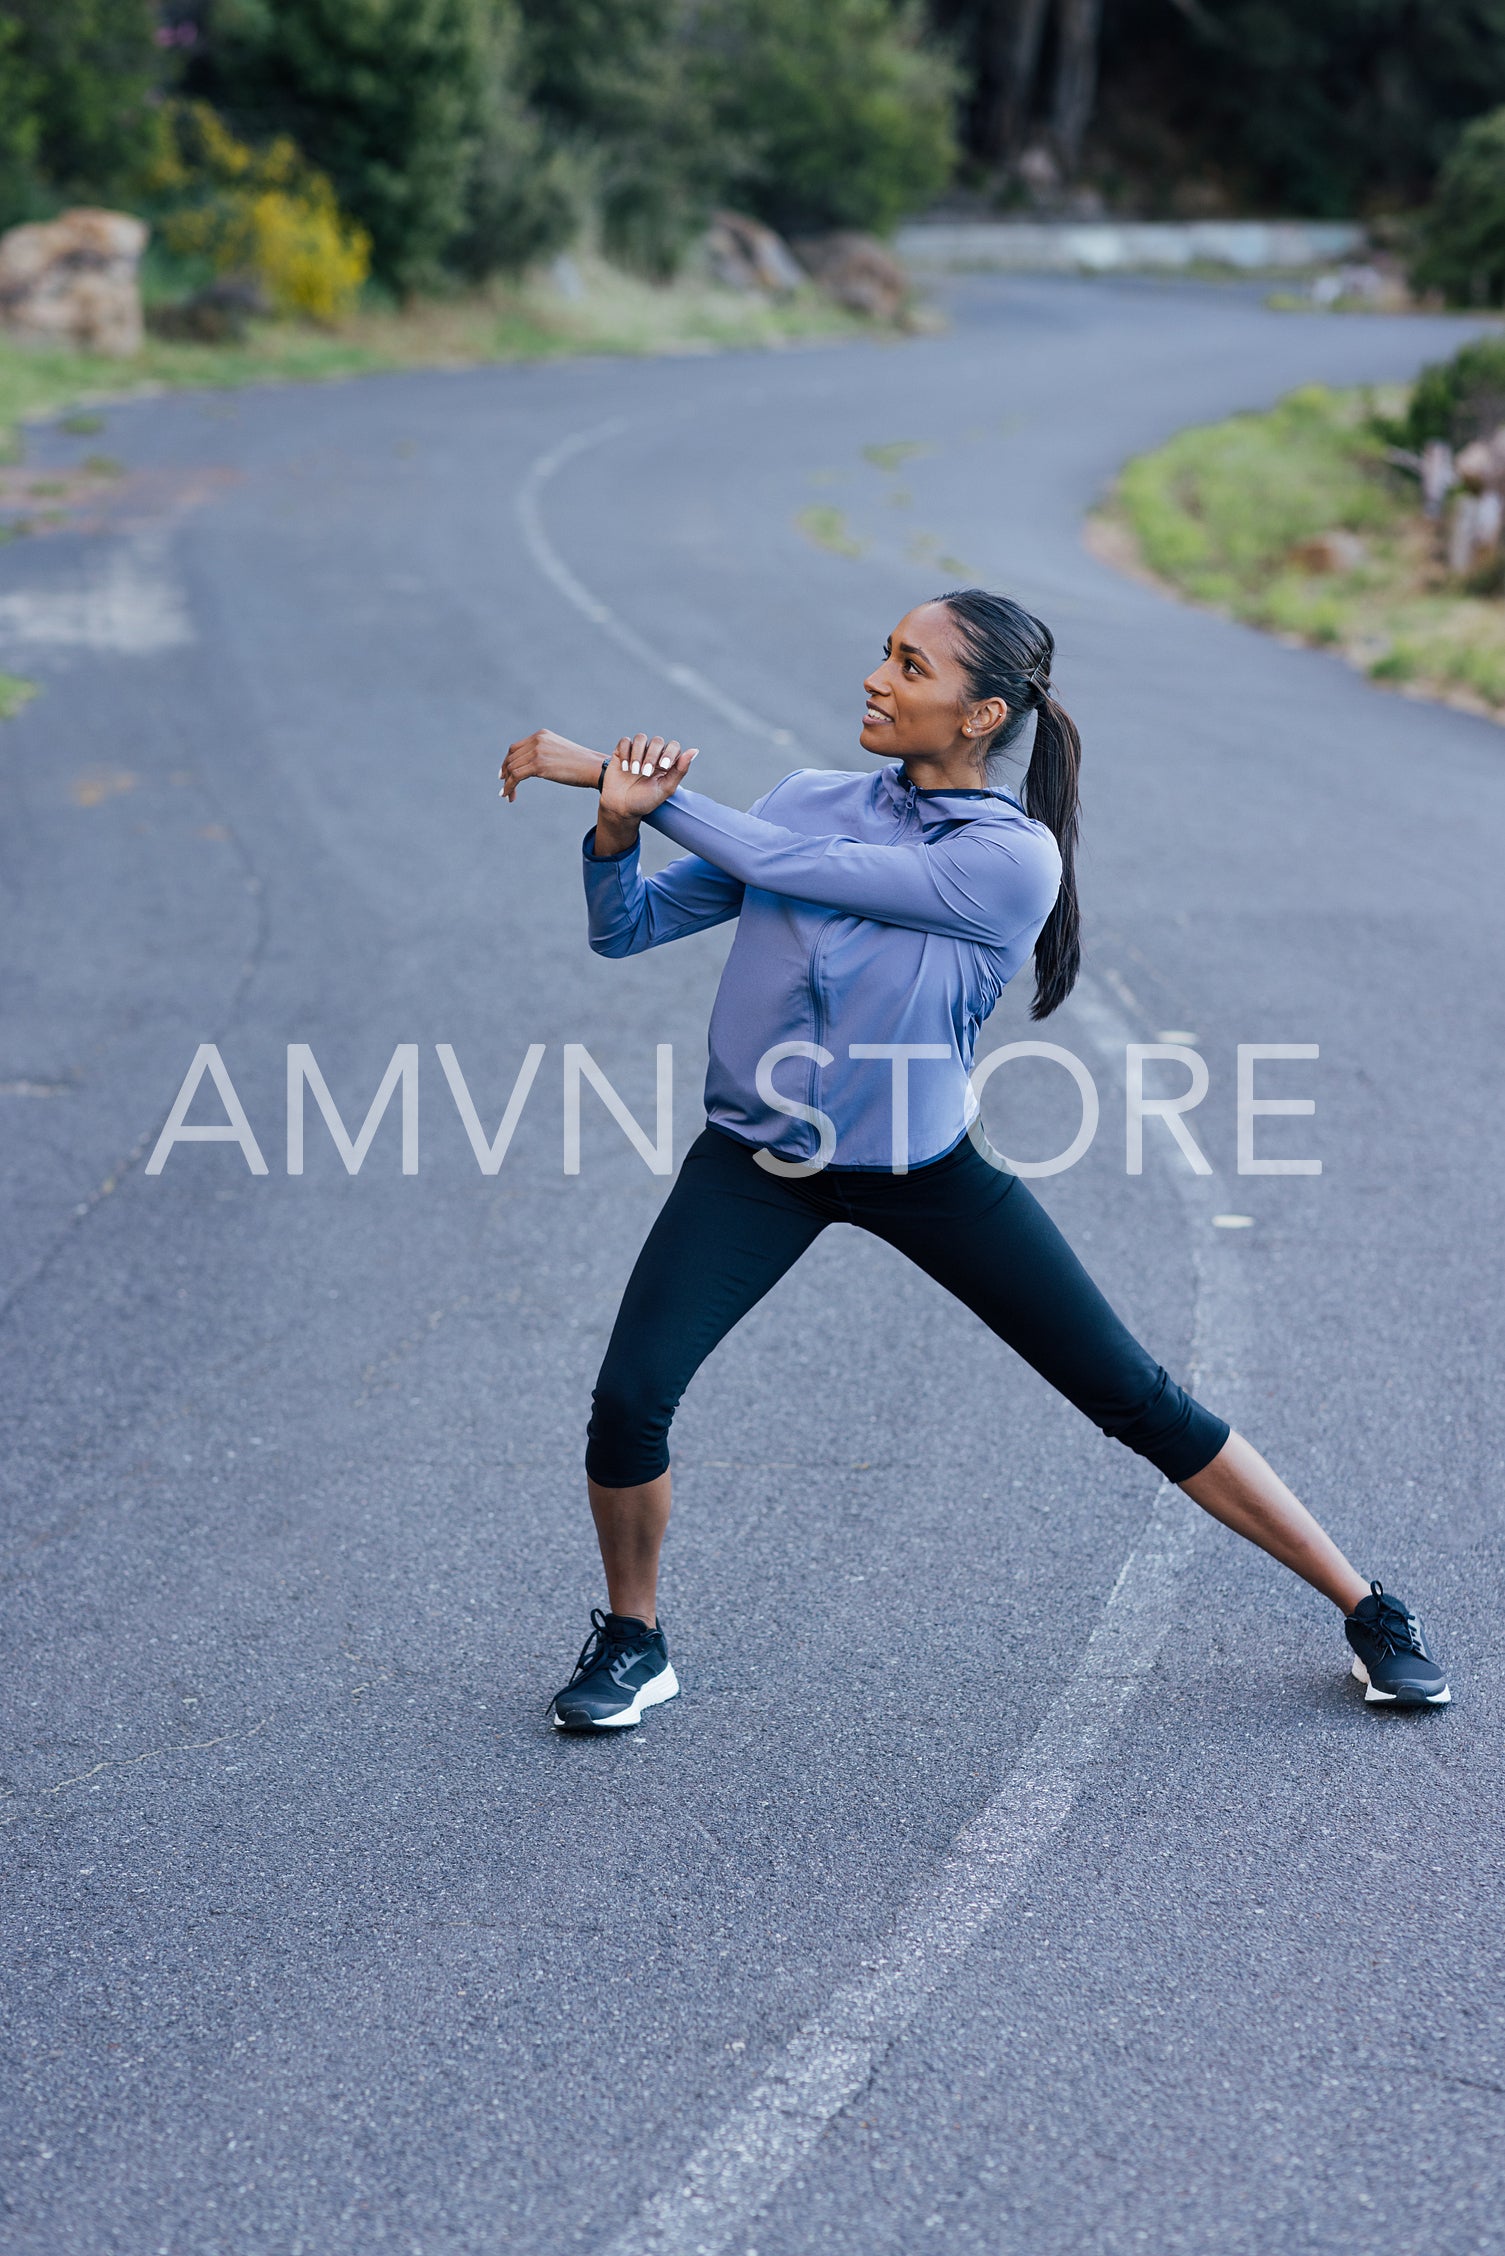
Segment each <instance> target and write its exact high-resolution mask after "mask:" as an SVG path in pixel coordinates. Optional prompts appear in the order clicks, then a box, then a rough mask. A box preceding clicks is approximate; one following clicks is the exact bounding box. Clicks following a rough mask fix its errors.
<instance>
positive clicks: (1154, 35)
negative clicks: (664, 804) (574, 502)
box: [0, 0, 1505, 303]
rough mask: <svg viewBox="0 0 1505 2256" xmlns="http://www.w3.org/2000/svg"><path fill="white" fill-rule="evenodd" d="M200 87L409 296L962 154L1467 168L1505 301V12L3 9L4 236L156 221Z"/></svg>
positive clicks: (1361, 170) (1130, 2)
mask: <svg viewBox="0 0 1505 2256" xmlns="http://www.w3.org/2000/svg"><path fill="white" fill-rule="evenodd" d="M1094 86H1096V88H1097V93H1096V98H1095V99H1096V107H1095V110H1094V108H1093V101H1094V94H1093V89H1094ZM180 97H188V98H190V99H193V100H196V101H200V102H205V103H208V104H209V105H210V106H211V107H212V109H213V110H214V112H215V113H216V114H217V115H218V116H219V117H220V118H221V119H222V120H223V123H224V126H225V129H226V131H227V132H228V133H229V134H230V135H231V136H232V137H233V138H235V139H236V140H237V141H238V142H239V143H241V144H242V145H244V146H246V147H248V148H252V149H257V150H267V149H269V148H271V147H272V146H274V145H281V144H283V143H287V142H290V143H291V144H292V145H293V147H294V148H295V149H296V151H297V153H298V161H299V163H300V164H301V165H303V166H304V167H305V168H306V169H307V172H308V174H309V176H310V177H313V176H318V177H319V178H321V179H322V180H323V181H325V182H327V183H328V189H327V191H326V190H322V189H321V190H320V191H318V193H319V194H320V195H321V196H332V198H333V204H332V205H328V204H326V207H325V209H326V222H327V223H328V225H332V226H335V227H336V228H337V229H338V228H343V229H345V230H346V231H347V232H346V235H345V236H344V237H343V238H341V239H342V240H345V241H347V242H353V241H354V240H355V237H354V236H353V235H351V234H350V233H349V232H348V231H349V230H350V229H351V228H354V229H358V230H360V231H361V232H362V233H363V235H364V236H365V237H367V238H369V243H370V258H371V266H372V271H373V273H374V274H375V275H376V277H377V278H378V279H379V280H380V281H381V282H382V283H383V284H385V285H386V286H387V287H388V288H389V289H392V290H396V291H398V292H407V291H411V290H413V289H417V288H426V287H429V286H432V285H433V284H435V283H436V282H439V281H441V280H442V279H443V278H444V277H445V276H447V275H453V276H457V277H460V278H464V279H476V278H480V277H484V276H485V275H487V274H489V273H494V272H497V271H502V270H507V269H515V268H517V267H520V266H522V265H524V264H526V263H528V262H530V261H532V260H535V259H538V258H543V257H547V256H549V255H550V254H551V253H552V252H553V251H555V250H556V249H558V248H560V247H562V246H563V245H564V244H565V243H567V242H568V241H570V240H571V239H572V238H573V237H574V236H575V235H576V234H578V233H579V232H580V230H581V228H582V226H584V227H586V228H587V229H588V230H593V231H594V232H595V234H596V235H597V236H598V238H599V239H600V241H601V242H602V244H603V246H604V247H605V248H606V250H607V251H608V252H609V253H610V254H611V255H612V256H614V257H616V258H618V259H621V260H623V261H625V262H627V263H629V264H632V265H635V266H636V267H638V268H639V269H640V270H643V271H645V272H648V273H652V274H665V273H668V272H670V271H672V269H673V268H674V266H675V265H676V264H677V262H678V260H679V258H680V257H681V255H682V253H683V251H684V249H685V247H686V245H687V244H688V243H689V242H690V240H691V239H692V237H693V236H694V235H695V233H696V231H697V230H698V229H699V228H700V227H702V226H703V224H704V222H705V220H706V218H707V217H708V215H709V214H710V212H711V211H712V210H714V209H715V208H716V207H717V206H718V205H720V204H731V205H735V206H736V207H738V208H740V209H743V210H748V211H751V212H753V213H754V214H755V215H757V216H759V217H762V218H764V219H766V220H768V221H769V222H771V223H772V224H773V225H775V226H777V227H779V228H780V229H782V230H783V231H785V232H787V233H790V234H795V235H798V234H803V233H817V232H820V231H823V230H826V229H829V228H833V227H865V228H876V229H879V230H883V229H887V228H889V227H891V226H892V225H893V224H894V223H895V222H896V221H897V220H899V219H900V218H902V217H903V216H904V214H905V213H906V212H909V211H912V210H915V209H918V208H923V206H925V205H926V204H927V203H928V202H930V201H932V200H933V198H934V197H935V196H936V194H937V193H938V192H940V191H941V190H942V189H943V188H944V187H945V186H946V184H947V182H948V180H949V179H950V178H951V177H952V176H953V174H954V172H955V170H956V165H957V160H958V148H957V136H958V135H959V136H960V139H961V142H962V144H963V147H962V152H961V154H962V178H963V181H964V184H966V185H969V186H970V187H972V188H973V189H981V190H984V191H986V192H987V194H988V195H989V196H990V197H991V196H996V197H998V198H1000V199H1002V200H1004V201H1007V200H1008V198H1009V197H1011V196H1012V197H1014V198H1016V199H1017V198H1020V197H1023V196H1025V195H1026V194H1029V195H1035V194H1037V193H1041V192H1042V191H1040V189H1039V185H1038V184H1039V182H1040V180H1041V179H1042V178H1046V179H1048V178H1049V176H1050V174H1051V160H1052V158H1053V161H1054V166H1055V174H1056V177H1057V178H1058V179H1059V178H1060V177H1061V176H1063V175H1064V176H1065V180H1066V183H1067V185H1069V183H1070V181H1071V180H1072V179H1073V178H1074V179H1076V180H1077V181H1078V182H1081V183H1085V184H1086V185H1087V186H1088V187H1089V188H1091V189H1094V190H1096V191H1097V192H1099V193H1100V194H1102V195H1103V196H1105V197H1106V198H1107V200H1108V201H1109V203H1110V204H1111V203H1119V204H1122V205H1123V206H1124V207H1125V208H1130V209H1139V210H1142V211H1150V212H1156V211H1173V210H1181V211H1187V212H1192V211H1198V210H1205V211H1214V210H1217V209H1243V210H1260V209H1264V210H1272V209H1280V210H1285V211H1300V212H1306V213H1309V214H1313V215H1320V214H1323V213H1349V212H1353V211H1368V210H1384V209H1387V208H1388V209H1396V210H1401V209H1407V208H1411V209H1414V208H1416V207H1418V206H1419V205H1421V204H1422V203H1423V201H1424V200H1425V198H1426V197H1427V196H1428V195H1429V194H1430V193H1431V191H1432V188H1433V185H1434V183H1435V182H1436V181H1437V180H1438V176H1439V170H1441V175H1442V177H1441V189H1440V194H1439V198H1438V201H1437V204H1436V207H1435V210H1434V212H1433V215H1432V218H1431V220H1430V222H1429V224H1428V228H1427V233H1426V244H1425V260H1426V265H1425V267H1424V273H1425V274H1426V276H1427V277H1428V278H1430V279H1432V280H1434V281H1435V282H1436V283H1437V284H1438V285H1439V286H1441V287H1442V288H1443V289H1445V290H1446V292H1447V293H1448V294H1449V295H1450V296H1451V297H1454V298H1457V299H1460V300H1462V301H1464V302H1471V301H1472V302H1484V301H1487V302H1490V303H1498V302H1501V301H1502V300H1505V125H1502V124H1500V123H1499V122H1491V121H1490V120H1489V119H1488V117H1487V116H1486V115H1485V113H1489V112H1491V111H1494V110H1497V109H1498V108H1499V107H1500V105H1501V104H1502V103H1505V0H1104V4H1103V5H1102V6H1101V8H1100V9H1099V8H1098V7H1097V6H1095V5H1094V4H1092V0H819V4H816V0H0V225H3V224H9V223H10V222H12V221H14V220H17V219H22V218H29V217H33V216H43V215H45V214H46V213H47V212H49V211H53V210H56V209H58V208H60V207H61V206H62V205H63V204H65V203H68V202H74V201H80V200H99V201H108V202H121V203H131V204H133V205H135V206H136V208H140V209H143V210H145V211H146V213H147V216H148V217H151V218H154V219H155V218H157V217H158V216H159V215H158V213H157V212H156V211H155V210H154V209H153V208H152V205H151V194H152V190H151V186H150V183H151V182H152V181H153V180H154V179H156V178H157V177H158V176H159V172H160V162H161V157H162V137H163V133H164V131H165V130H166V120H167V119H168V118H169V117H170V115H171V114H172V110H171V105H172V103H173V101H174V100H175V99H177V98H180ZM1471 120H1479V121H1480V122H1479V123H1477V124H1472V125H1471V124H1470V121H1471ZM1466 127H1467V128H1468V131H1467V132H1465V130H1464V129H1465V128H1466ZM1084 136H1085V137H1084ZM1460 136H1461V138H1460ZM1045 151H1049V152H1051V157H1046V156H1045V155H1044V154H1043V152H1045ZM1031 152H1032V153H1033V155H1034V157H1035V159H1036V163H1035V166H1034V170H1033V172H1031V170H1030V168H1029V167H1028V166H1026V167H1024V169H1023V170H1022V171H1021V169H1020V160H1021V158H1023V157H1024V156H1025V155H1026V154H1027V153H1031ZM1041 164H1043V165H1044V168H1045V170H1044V174H1043V175H1042V173H1041V170H1040V166H1041ZM1047 200H1048V196H1047ZM331 211H332V212H333V213H334V218H333V219H332V220H331V219H330V218H329V214H330V212H331ZM326 233H327V226H326ZM329 240H330V241H331V242H333V241H334V240H335V238H334V236H330V237H329Z"/></svg>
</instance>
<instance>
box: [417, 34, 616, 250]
mask: <svg viewBox="0 0 1505 2256" xmlns="http://www.w3.org/2000/svg"><path fill="white" fill-rule="evenodd" d="M482 32H483V39H482V67H481V74H480V102H479V107H478V112H477V133H476V146H475V153H474V156H473V159H472V162H471V170H470V178H469V181H468V182H467V185H466V191H465V205H464V216H463V218H462V221H461V224H460V227H459V230H458V232H457V233H456V235H455V236H454V238H453V240H452V241H451V243H450V244H449V246H448V248H447V250H446V253H445V257H446V262H447V263H448V264H449V265H450V266H452V267H454V268H455V269H456V271H457V272H458V273H460V274H463V275H465V276H466V277H467V278H468V279H469V280H471V281H481V280H483V279H484V278H485V277H486V276H487V275H489V274H499V273H515V272H516V271H517V270H518V269H519V268H521V267H524V266H527V265H528V264H529V263H530V261H532V260H534V259H539V258H547V257H548V256H549V254H550V252H552V251H557V250H560V249H562V248H563V246H564V245H565V244H566V243H568V242H569V241H570V239H571V238H572V236H574V235H575V234H576V233H577V232H578V230H579V226H580V219H581V205H582V200H583V187H582V181H581V177H580V168H579V166H578V165H577V164H575V163H573V162H572V160H571V156H570V153H569V151H568V150H566V149H564V148H561V147H559V146H557V145H554V146H551V145H550V143H549V140H548V136H547V134H546V132H545V129H544V126H543V124H542V122H541V121H540V119H539V118H538V117H537V116H535V114H534V113H533V111H531V110H530V109H529V108H528V106H527V104H526V102H525V101H524V100H523V97H522V95H521V93H520V91H519V87H520V84H521V79H522V54H521V47H522V38H521V33H522V27H521V22H520V19H519V17H518V15H517V14H516V12H515V10H514V9H513V8H512V7H511V6H510V5H507V6H503V5H492V6H491V7H490V8H489V9H488V10H487V11H486V19H485V21H484V22H483V26H482Z"/></svg>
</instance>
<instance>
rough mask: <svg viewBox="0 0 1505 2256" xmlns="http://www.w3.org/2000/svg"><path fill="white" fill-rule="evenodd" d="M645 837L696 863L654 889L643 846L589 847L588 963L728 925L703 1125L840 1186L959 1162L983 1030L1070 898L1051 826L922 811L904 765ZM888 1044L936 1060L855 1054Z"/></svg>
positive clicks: (683, 815)
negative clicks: (660, 837) (868, 1176)
mask: <svg viewBox="0 0 1505 2256" xmlns="http://www.w3.org/2000/svg"><path fill="white" fill-rule="evenodd" d="M647 819H648V821H649V822H650V823H652V824H653V826H654V828H655V829H656V830H660V831H662V832H663V833H664V834H665V836H667V837H669V838H672V839H673V840H674V842H675V844H676V845H679V846H685V847H688V848H689V853H688V855H687V856H686V857H685V858H684V859H683V860H681V861H677V862H673V863H671V864H670V866H669V867H668V868H667V869H666V870H664V871H663V872H661V874H659V875H658V876H656V877H650V878H647V879H645V878H644V877H643V874H642V871H641V869H640V867H639V861H638V851H637V848H636V846H634V847H632V848H631V849H630V850H629V851H628V852H627V853H625V854H617V855H613V856H610V857H603V858H601V859H597V857H596V855H595V854H594V853H593V851H592V843H591V834H590V833H587V836H586V840H585V895H586V905H587V909H588V913H589V929H590V944H591V946H592V948H594V950H595V951H596V953H597V955H601V956H633V955H637V954H639V953H640V952H641V951H642V950H643V949H645V948H656V947H658V946H659V945H660V943H661V942H663V941H665V940H678V939H679V938H681V937H682V935H683V934H685V933H687V932H703V931H705V930H706V929H707V928H708V927H709V926H711V925H713V924H722V923H724V922H725V921H726V919H727V918H728V917H736V919H737V936H736V938H735V940H734V941H733V942H732V948H731V953H730V955H729V956H728V957H727V962H726V969H725V970H724V972H723V973H722V975H721V986H720V990H719V992H718V994H717V996H716V1005H715V1009H714V1010H713V1012H712V1014H711V1027H710V1068H709V1071H708V1072H707V1075H706V1084H705V1107H706V1115H707V1118H708V1119H709V1120H710V1121H711V1122H712V1124H713V1125H714V1126H715V1127H717V1128H723V1129H725V1130H726V1131H727V1133H728V1134H729V1135H732V1136H736V1137H738V1138H740V1140H741V1141H742V1142H743V1143H745V1144H753V1145H758V1146H761V1147H763V1148H764V1149H766V1150H768V1151H770V1152H772V1153H774V1154H776V1155H777V1156H778V1157H779V1158H780V1159H783V1160H786V1161H788V1160H801V1161H809V1160H817V1163H818V1164H829V1165H834V1166H837V1167H881V1168H891V1167H894V1166H895V1165H897V1167H898V1168H899V1169H900V1170H902V1169H903V1168H904V1167H905V1166H906V1165H907V1166H910V1167H919V1166H922V1165H923V1164H924V1163H925V1161H926V1160H930V1159H938V1158H940V1156H941V1155H942V1154H943V1153H944V1152H948V1151H950V1149H951V1148H952V1146H953V1145H954V1144H956V1143H958V1142H959V1141H960V1139H961V1137H962V1136H963V1135H964V1133H965V1132H966V1129H967V1127H968V1125H969V1122H970V1119H971V1116H972V1114H973V1113H974V1112H975V1110H976V1107H975V1104H974V1103H973V1102H972V1099H971V1092H970V1090H969V1088H968V1085H967V1075H968V1073H969V1071H970V1070H971V1065H972V1052H973V1045H974V1043H975V1042H976V1039H977V1030H978V1028H979V1026H981V1024H982V1022H983V1020H984V1019H985V1018H986V1017H987V1015H988V1013H989V1012H990V1011H991V1010H992V1008H993V1005H994V1004H995V1003H996V1002H997V1000H998V998H999V996H1000V995H1001V994H1002V992H1003V990H1004V988H1005V987H1006V986H1007V984H1008V982H1009V981H1010V980H1011V979H1012V978H1013V976H1014V974H1015V972H1016V971H1018V970H1019V969H1020V968H1021V966H1022V965H1024V964H1026V963H1028V961H1029V959H1030V955H1031V952H1032V951H1033V948H1034V945H1035V940H1036V938H1037V936H1038V934H1039V931H1040V927H1041V926H1042V925H1043V924H1044V922H1045V919H1046V918H1047V916H1049V914H1050V911H1051V908H1052V905H1053V904H1054V901H1055V898H1056V893H1057V890H1058V888H1059V886H1060V881H1061V857H1060V854H1059V852H1058V850H1057V847H1056V842H1055V840H1054V838H1053V837H1052V836H1051V834H1050V832H1049V831H1048V830H1047V829H1046V827H1045V825H1044V824H1043V823H1038V822H1032V821H1031V820H1030V818H1029V817H1028V816H1027V815H1026V814H1025V813H1024V812H1023V810H1022V809H1021V808H1020V807H1019V806H1017V805H1016V803H1015V802H1014V801H1013V800H1012V799H1009V798H1006V797H1004V796H1003V795H1002V794H1001V793H995V792H986V791H917V790H916V789H915V787H914V785H913V784H912V783H910V782H909V781H908V779H907V777H906V775H905V772H904V769H903V767H902V766H900V765H898V764H897V763H896V764H895V765H894V766H892V767H886V768H882V769H879V770H878V771H877V772H876V773H869V774H865V775H852V774H846V773H833V772H832V771H831V770H829V769H824V768H803V769H800V770H799V771H798V772H797V773H795V774H794V775H790V776H786V777H785V778H784V780H783V782H782V783H778V784H775V785H774V788H773V789H772V791H770V792H769V793H768V794H767V795H766V796H765V797H764V798H762V799H760V800H759V801H758V802H757V804H756V805H755V806H754V807H753V809H752V811H751V812H750V813H749V814H745V815H744V814H740V813H739V812H738V811H737V810H736V809H735V808H733V807H723V806H722V805H720V804H719V802H718V801H716V800H714V799H707V798H706V797H704V795H703V794H702V793H700V792H698V791H689V790H686V789H685V788H684V787H683V786H681V788H680V789H679V790H678V791H676V792H675V793H674V794H673V796H672V797H671V798H669V799H666V800H665V801H664V803H663V805H662V806H661V807H659V808H658V809H657V811H656V812H655V813H654V814H652V815H650V816H649V817H648V818H647ZM895 1044H907V1045H919V1046H921V1047H922V1048H924V1049H925V1050H927V1051H929V1052H930V1053H931V1054H929V1055H926V1056H921V1057H915V1058H913V1059H912V1060H910V1061H909V1062H908V1064H907V1066H905V1065H904V1064H902V1063H900V1062H898V1061H895V1060H893V1059H891V1058H889V1057H888V1056H886V1055H885V1056H877V1057H875V1056H863V1055H862V1054H860V1053H861V1052H862V1050H863V1049H864V1047H867V1048H871V1047H873V1046H874V1045H880V1046H882V1047H884V1048H885V1049H886V1048H888V1047H889V1046H891V1045H895ZM788 1045H793V1047H788ZM775 1051H782V1052H783V1055H782V1057H780V1058H777V1059H774V1058H772V1057H771V1056H770V1053H772V1052H775ZM854 1051H855V1052H857V1053H858V1054H856V1055H854ZM760 1081H761V1087H760ZM906 1081H907V1087H906ZM816 1113H824V1114H825V1115H826V1116H827V1117H828V1119H829V1120H830V1122H831V1123H832V1127H833V1128H834V1133H835V1141H834V1145H833V1143H832V1140H831V1129H825V1130H822V1128H821V1125H820V1123H819V1121H818V1120H817V1119H815V1118H812V1117H811V1116H812V1115H814V1114H816ZM823 1145H824V1147H825V1148H824V1149H822V1146H823Z"/></svg>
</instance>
